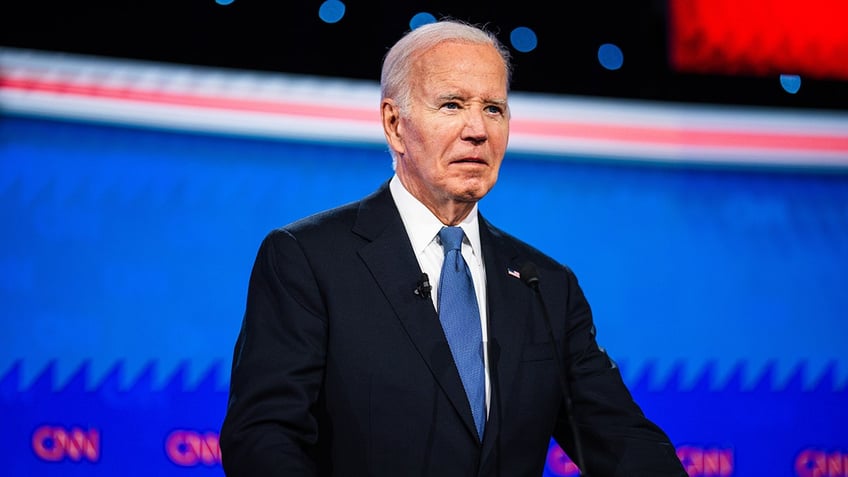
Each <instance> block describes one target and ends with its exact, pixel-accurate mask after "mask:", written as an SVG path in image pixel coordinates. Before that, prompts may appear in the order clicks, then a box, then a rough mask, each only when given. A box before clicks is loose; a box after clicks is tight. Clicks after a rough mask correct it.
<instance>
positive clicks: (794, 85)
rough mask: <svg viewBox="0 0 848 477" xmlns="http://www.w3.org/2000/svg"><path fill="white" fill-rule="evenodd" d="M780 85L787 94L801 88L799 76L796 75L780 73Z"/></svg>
mask: <svg viewBox="0 0 848 477" xmlns="http://www.w3.org/2000/svg"><path fill="white" fill-rule="evenodd" d="M780 86H782V87H783V90H784V91H786V92H787V93H789V94H795V93H797V92H798V90H800V89H801V77H800V76H798V75H780Z"/></svg>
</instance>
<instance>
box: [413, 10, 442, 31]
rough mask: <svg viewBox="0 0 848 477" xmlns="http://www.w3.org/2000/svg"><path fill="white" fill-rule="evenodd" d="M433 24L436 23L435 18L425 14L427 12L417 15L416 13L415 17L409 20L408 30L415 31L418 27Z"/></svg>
mask: <svg viewBox="0 0 848 477" xmlns="http://www.w3.org/2000/svg"><path fill="white" fill-rule="evenodd" d="M435 22H436V17H434V16H433V14H431V13H427V12H419V13H416V14H415V15H413V17H412V19H411V20H409V28H410V29H411V30H415V29H416V28H418V27H420V26H421V25H426V24H428V23H435Z"/></svg>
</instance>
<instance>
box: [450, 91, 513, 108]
mask: <svg viewBox="0 0 848 477" xmlns="http://www.w3.org/2000/svg"><path fill="white" fill-rule="evenodd" d="M437 99H438V101H440V102H442V101H465V96H463V95H461V94H458V93H448V94H441V95H439V96H438V97H437ZM483 102H484V103H486V104H496V105H498V106H504V107H505V106H506V105H507V100H506V99H503V98H498V99H484V100H483Z"/></svg>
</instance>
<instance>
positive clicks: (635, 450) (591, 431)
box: [554, 269, 687, 477]
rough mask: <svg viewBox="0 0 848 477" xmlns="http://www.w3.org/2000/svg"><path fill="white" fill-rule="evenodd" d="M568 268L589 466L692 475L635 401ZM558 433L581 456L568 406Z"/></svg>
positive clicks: (596, 471) (601, 470) (575, 379)
mask: <svg viewBox="0 0 848 477" xmlns="http://www.w3.org/2000/svg"><path fill="white" fill-rule="evenodd" d="M566 272H567V284H566V286H567V288H568V294H567V297H568V301H567V304H566V330H567V332H566V333H567V336H566V340H567V343H568V352H569V353H570V356H569V361H568V362H570V363H571V367H570V370H569V371H570V372H569V378H570V379H569V381H570V389H571V396H572V402H573V410H574V415H575V418H576V423H577V429H578V433H579V438H580V444H581V447H582V454H583V458H584V460H585V466H586V469H584V470H586V471H588V472H587V473H588V474H589V475H592V476H605V477H613V476H615V477H618V476H621V477H625V476H626V477H666V476H668V477H671V476H674V477H686V475H687V474H686V471H685V470H684V469H683V466H682V464H681V463H680V460H679V459H678V458H677V455H676V451H675V449H674V446H673V445H672V443H671V441H670V440H669V438H668V436H667V435H666V434H665V433H664V432H663V431H662V430H661V429H660V428H659V427H658V426H657V425H656V424H654V423H653V422H651V421H650V420H649V419H648V418H647V417H646V416H645V415H644V414H643V412H642V410H641V409H640V408H639V406H638V405H637V404H636V403H635V402H634V400H633V398H632V396H631V394H630V391H629V390H628V389H627V387H626V386H625V384H624V382H623V380H622V378H621V374H620V372H619V370H618V368H617V367H616V365H615V364H614V363H613V361H612V360H611V359H610V358H609V356H608V355H607V354H606V352H605V351H604V350H603V349H602V348H601V347H600V346H598V343H597V341H596V339H595V325H594V323H593V319H592V313H591V310H590V307H589V304H588V302H587V301H586V298H585V296H584V294H583V291H582V290H581V289H580V286H579V285H578V283H577V279H576V277H575V276H574V274H573V273H572V272H571V270H568V269H566ZM559 421H560V422H558V425H557V430H556V433H555V436H554V437H555V439H556V440H557V442H558V443H559V444H560V446H561V447H562V448H563V450H565V451H566V453H567V454H568V455H569V456H570V457H572V459H573V460H576V450H577V449H576V446H575V441H574V438H573V437H572V433H571V429H570V426H569V425H568V422H567V419H566V415H565V412H563V416H562V418H561V419H560V420H559Z"/></svg>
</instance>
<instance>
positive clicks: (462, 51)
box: [415, 41, 507, 97]
mask: <svg viewBox="0 0 848 477" xmlns="http://www.w3.org/2000/svg"><path fill="white" fill-rule="evenodd" d="M415 70H416V73H417V76H418V77H417V78H416V80H417V81H416V83H418V84H419V85H422V86H426V87H427V88H428V89H429V88H439V89H440V88H462V89H467V88H471V89H484V90H486V92H487V94H488V95H496V96H501V97H505V96H506V89H507V85H506V83H507V74H506V65H505V63H504V61H503V58H502V57H501V55H500V54H499V53H498V51H497V50H496V49H495V48H494V47H493V46H492V45H488V44H477V43H468V42H458V41H446V42H442V43H439V44H437V45H435V46H433V47H431V48H429V49H427V50H426V51H424V52H422V53H420V54H419V56H418V58H416V60H415Z"/></svg>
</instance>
